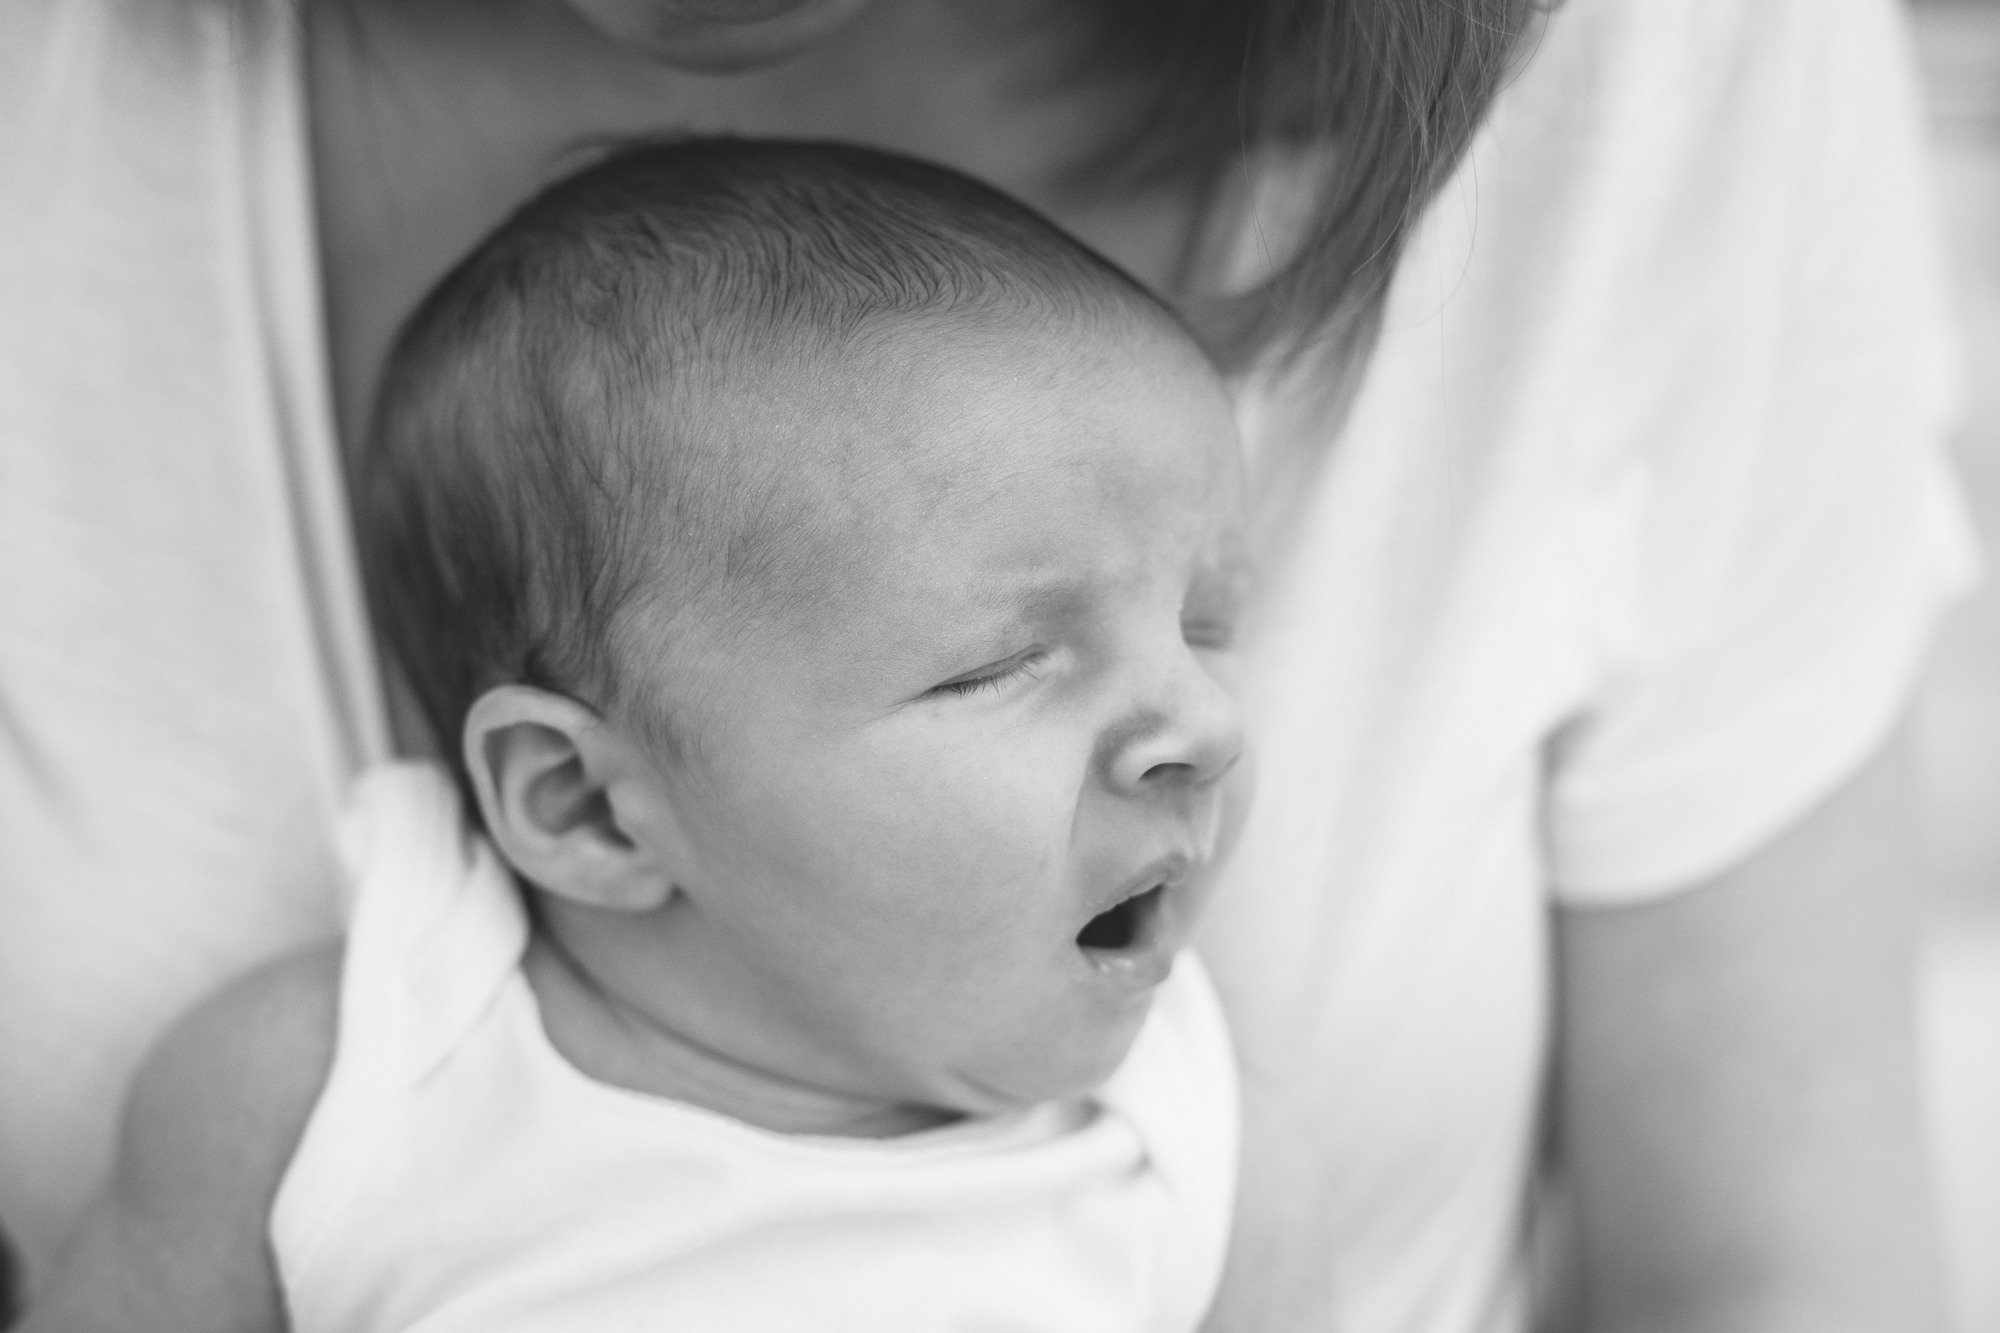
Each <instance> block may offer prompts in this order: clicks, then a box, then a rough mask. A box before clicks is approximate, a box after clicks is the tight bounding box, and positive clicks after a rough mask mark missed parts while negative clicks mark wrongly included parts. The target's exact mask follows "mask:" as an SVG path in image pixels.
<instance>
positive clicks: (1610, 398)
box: [1547, 0, 1975, 905]
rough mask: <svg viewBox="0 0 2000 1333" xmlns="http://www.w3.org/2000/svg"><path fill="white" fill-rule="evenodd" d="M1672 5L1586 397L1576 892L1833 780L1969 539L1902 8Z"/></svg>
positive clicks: (1916, 662)
mask: <svg viewBox="0 0 2000 1333" xmlns="http://www.w3.org/2000/svg"><path fill="white" fill-rule="evenodd" d="M1689 9H1690V12H1692V13H1693V14H1694V15H1695V18H1694V20H1692V21H1695V22H1698V23H1701V24H1706V25H1707V26H1708V28H1709V29H1711V30H1712V40H1711V43H1710V46H1709V48H1708V62H1707V64H1708V67H1707V68H1706V69H1693V68H1691V72H1689V73H1688V74H1687V75H1686V77H1685V78H1683V79H1682V80H1681V81H1680V84H1679V86H1678V88H1676V89H1675V90H1674V91H1676V92H1677V93H1678V94H1680V95H1682V96H1683V98H1684V102H1683V104H1682V105H1680V106H1679V107H1677V108H1675V109H1673V110H1671V111H1662V112H1661V113H1660V114H1663V115H1672V116H1674V117H1676V118H1677V122H1678V125H1679V131H1678V132H1677V133H1676V134H1675V135H1674V136H1672V137H1673V139H1674V141H1675V145H1676V147H1675V150H1674V151H1672V152H1669V153H1666V154H1663V155H1662V157H1661V159H1660V160H1659V161H1658V164H1657V165H1658V168H1659V170H1658V172H1657V173H1656V175H1655V177H1654V179H1653V182H1652V184H1651V186H1650V188H1651V189H1652V190H1653V191H1654V193H1653V194H1652V196H1651V197H1650V198H1649V199H1647V200H1646V201H1645V208H1644V210H1643V215H1641V214H1640V213H1636V212H1635V214H1634V217H1635V218H1639V219H1640V220H1638V221H1635V222H1634V223H1633V224H1632V231H1631V235H1630V236H1629V237H1628V238H1627V251H1628V253H1627V254H1626V256H1625V258H1624V259H1623V260H1622V265H1623V267H1622V270H1621V271H1622V272H1623V274H1624V275H1625V278H1626V281H1627V284H1628V285H1629V288H1630V291H1631V294H1632V295H1631V300H1630V301H1628V302H1625V303H1624V304H1625V306H1626V308H1625V309H1624V311H1623V313H1622V315H1621V316H1620V318H1619V319H1618V321H1617V325H1616V327H1615V328H1611V329H1609V330H1607V333H1606V336H1605V338H1604V340H1603V349H1602V352H1601V362H1600V364H1599V365H1598V367H1597V372H1598V373H1596V374H1595V375H1594V376H1592V377H1591V378H1592V382H1593V384H1594V385H1595V386H1596V387H1594V388H1593V389H1591V390H1589V391H1588V393H1587V397H1588V398H1589V401H1587V402H1585V403H1584V404H1582V405H1581V406H1580V408H1579V411H1578V414H1577V421H1578V423H1579V439H1580V440H1581V441H1582V442H1583V443H1582V444H1581V445H1580V446H1579V447H1580V451H1582V452H1583V454H1584V456H1585V457H1586V458H1587V462H1586V463H1585V464H1584V465H1583V468H1582V470H1584V471H1586V472H1589V473H1590V474H1591V475H1590V476H1589V478H1588V483H1587V484H1586V485H1584V486H1582V487H1580V493H1581V494H1582V495H1583V496H1584V498H1583V499H1582V500H1581V501H1580V502H1579V505H1580V508H1581V509H1582V510H1584V511H1585V512H1583V514H1582V517H1581V518H1580V520H1579V522H1580V525H1581V526H1582V527H1583V528H1585V529H1587V530H1589V532H1590V534H1591V536H1590V541H1591V548H1592V550H1593V552H1594V558H1595V562H1596V568H1595V569H1594V570H1593V572H1592V577H1593V579H1594V580H1595V587H1596V592H1595V594H1594V596H1593V597H1592V599H1591V603H1592V607H1593V610H1592V615H1593V616H1594V617H1595V619H1596V621H1597V622H1598V629H1599V638H1600V639H1601V641H1602V643H1603V644H1604V645H1605V648H1604V650H1603V652H1604V663H1605V665H1604V668H1603V670H1602V672H1601V675H1600V679H1599V684H1598V686H1597V688H1596V690H1595V692H1594V696H1593V698H1592V699H1591V701H1590V704H1589V706H1588V707H1587V708H1586V709H1585V710H1584V711H1583V712H1582V713H1581V714H1580V715H1579V716H1578V717H1577V718H1576V720H1575V721H1574V723H1573V724H1572V725H1571V726H1570V727H1569V728H1568V729H1567V730H1566V732H1565V733H1564V734H1563V735H1562V736H1561V737H1560V739H1559V742H1558V744H1557V745H1556V746H1555V747H1554V752H1553V753H1554V760H1553V766H1552V772H1551V777H1550V790H1549V797H1548V806H1547V812H1548V840H1549V851H1550V857H1551V868H1552V879H1553V882H1554V884H1555V886H1556V888H1555V893H1556V896H1557V898H1558V900H1559V901H1561V902H1563V903H1565V904H1568V905H1587V904H1615V903H1624V902H1631V901H1636V900H1640V899H1644V898H1647V897H1651V896H1655V895H1659V894H1664V893H1668V892H1671V891H1673V890H1675V889H1678V888H1683V887H1687V886H1690V885H1693V884H1696V883H1699V882H1702V881H1703V880H1704V879H1706V878H1707V877H1709V876H1711V875H1713V874H1714V873H1716V872H1718V871H1720V870H1723V869H1726V868H1727V867H1728V866H1730V865H1732V864H1734V863H1736V862H1737V861H1739V860H1741V859H1742V858H1743V857H1745V856H1746V855H1748V854H1750V853H1751V852H1753V851H1755V850H1756V849H1757V848H1758V847H1760V846H1761V845H1763V844H1764V843H1766V842H1768V841H1769V840H1770V839H1771V838H1773V837H1774V836H1776V835H1777V834H1778V833H1780V832H1781V831H1782V830H1783V829H1785V828H1786V827H1787V826H1788V825H1790V824H1791V823H1793V822H1794V821H1796V820H1797V819H1798V818H1799V817H1801V816H1802V815H1803V814H1804V813H1805V812H1806V811H1808V810H1809V809H1810V808H1811V807H1812V805H1813V804H1814V803H1815V802H1817V801H1818V800H1820V799H1822V798H1823V797H1825V796H1827V795H1828V794H1830V793H1831V792H1832V791H1833V790H1834V789H1835V788H1836V787H1837V786H1838V785H1839V784H1840V783H1841V782H1842V781H1843V780H1844V779H1845V778H1846V777H1847V776H1849V775H1851V774H1852V773H1853V772H1854V771H1855V770H1856V769H1857V768H1858V767H1859V766H1860V765H1861V764H1862V763H1863V762H1865V760H1866V759H1867V758H1868V756H1869V755H1870V754H1871V753H1872V752H1873V751H1874V750H1875V749H1876V748H1877V747H1878V746H1879V744H1880V743H1881V742H1882V740H1883V739H1884V738H1885V737H1886V735H1887V733H1888V732H1889V731H1890V730H1891V728H1892V727H1893V726H1894V725H1895V722H1896V720H1897V718H1898V715H1899V714H1900V713H1901V711H1902V709H1903V707H1904V704H1905V702H1906V699H1907V697H1908V695H1909V692H1910V689H1911V687H1912V684H1913V682H1914V679H1915V677H1916V674H1917V672H1918V670H1919V668H1920V666H1921V663H1922V660H1923V657H1924V653H1925V648H1926V645H1927V642H1928V639H1929V637H1930V633H1931V630H1932V628H1933V625H1934V623H1935V621H1936V619H1937V616H1938V614H1939V611H1940V610H1941V608H1942V607H1943V606H1944V605H1945V604H1946V603H1947V602H1948V601H1949V599H1950V598H1951V597H1952V596H1953V595H1954V594H1956V593H1957V592H1958V591H1960V590H1961V589H1963V588H1964V587H1965V586H1966V585H1967V583H1968V582H1969V581H1970V579H1971V577H1972V574H1973V570H1974V566H1975V556H1974V551H1973V546H1972V542H1971V540H1970V538H1969V535H1968V528H1967V525H1966V523H1965V520H1964V518H1963V515H1962V512H1961V510H1960V507H1959V501H1958V495H1957V490H1956V484H1955V481H1954V479H1953V477H1952V475H1951V469H1950V465H1949V462H1948V460H1947V458H1946V456H1945V452H1944V449H1943V445H1942V438H1943V435H1944V433H1945V430H1946V427H1947V425H1948V422H1949V419H1950V415H1951V409H1952V399H1953V392H1952V381H1953V374H1952V357H1953V347H1952V340H1951V337H1950V334H1949V322H1948V320H1947V319H1946V318H1945V317H1944V314H1943V309H1944V302H1943V301H1942V299H1941V291H1942V284H1941V282H1940V281H1939V279H1938V264H1937V256H1936V240H1935V238H1934V235H1933V227H1932V220H1931V218H1930V215H1929V197H1928V189H1929V186H1928V182H1927V180H1926V178H1925V171H1924V151H1923V146H1922V138H1921V123H1920V116H1919V113H1918V108H1917V99H1916V96H1915V92H1914V80H1913V78H1912V76H1911V73H1910V61H1909V54H1908V49H1907V44H1906V39H1905V34H1904V32H1903V30H1902V28H1901V25H1900V20H1899V17H1898V15H1897V14H1896V12H1895V11H1894V9H1893V7H1892V5H1891V4H1890V3H1889V2H1888V0H1808V2H1801V0H1778V2H1777V3H1767V4H1748V3H1742V4H1733V5H1724V4H1711V5H1693V6H1690V7H1689ZM1591 451H1595V452H1591Z"/></svg>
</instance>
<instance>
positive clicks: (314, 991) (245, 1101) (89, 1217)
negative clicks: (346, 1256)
mask: <svg viewBox="0 0 2000 1333" xmlns="http://www.w3.org/2000/svg"><path fill="white" fill-rule="evenodd" d="M338 977H339V955H338V953H337V952H336V951H335V950H334V949H332V948H322V949H318V950H315V951H312V952H310V953H306V954H300V955H296V956H294V957H291V958H288V959H285V960H282V961H280V962H278V963H274V964H272V965H270V966H267V967H265V968H263V969H261V970H259V971H257V972H254V973H252V974H251V975H250V976H248V977H246V978H244V979H243V980H241V981H239V982H237V983H235V984H234V985H232V986H230V987H229V988H227V989H226V990H224V991H222V992H221V993H220V994H219V995H217V996H216V997H214V998H213V999H211V1000H209V1001H208V1002H206V1003H205V1004H203V1005H201V1006H200V1007H198V1008H197V1009H196V1010H195V1011H194V1012H193V1013H191V1014H189V1015H188V1017H187V1018H185V1019H183V1020H182V1021H181V1022H180V1023H179V1024H178V1025H177V1026H175V1027H174V1028H173V1029H171V1030H170V1031H169V1032H168V1033H167V1035H166V1036H165V1037H164V1038H163V1039H162V1040H161V1042H160V1044H159V1046H158V1047H157V1048H156V1049H155V1050H154V1052H153V1054H152V1055H151V1057H149V1058H148V1060H147V1062H146V1064H145V1066H144V1068H143V1069H142V1070H141V1071H140V1074H139V1078H138V1081H137V1082H136V1083H135V1084H134V1086H133V1091H132V1097H131V1101H130V1103H129V1104H128V1106H127V1109H126V1116H125V1125H124V1132H123V1136H122V1139H121V1142H120V1144H119V1150H118V1157H117V1161H116V1165H115V1167H114V1170H113V1176H112V1180H111V1184H110V1186H109V1187H108V1189H107V1190H106V1191H105V1193H104V1194H103V1195H102V1196H101V1197H100V1198H98V1199H97V1201H96V1202H95V1203H94V1204H93V1205H92V1206H91V1209H90V1211H89V1212H88V1213H87V1214H86V1215H85V1219H84V1223H83V1226H82V1229H81V1230H80V1231H79V1233H78V1235H77V1237H76V1239H75V1240H74V1241H73V1242H72V1243H71V1245H70V1247H69V1249H68V1251H67V1252H66V1253H65V1254H64V1255H63V1256H62V1258H61V1260H60V1261H59V1263H58V1265H57V1268H56V1272H55V1275H54V1281H53V1282H52V1283H51V1284H50V1288H49V1290H48V1292H47V1293H46V1295H43V1296H41V1297H38V1298H37V1299H36V1301H35V1303H34V1304H33V1305H31V1306H30V1308H29V1311H28V1320H27V1323H26V1324H25V1326H24V1327H23V1329H22V1333H140V1331H141V1330H143V1331H144V1333H282V1331H283V1330H284V1328H285V1327H286V1323H285V1316H284V1308H283V1302H282V1298H281V1296H280V1293H279V1287H278V1281H277V1275H276V1271H275V1267H274V1264H273V1261H272V1257H271V1250H270V1244H269V1241H268V1239H267V1231H266V1227H267V1222H268V1218H269V1216H270V1210H271V1201H272V1199H273V1197H274V1196H275V1194H276V1192H277V1188H278V1184H279V1182H280V1180H281V1179H282V1178H283V1176H284V1171H285V1167H286V1164H287V1163H288V1162H289V1161H290V1160H291V1155H292V1152H293V1150H294V1149H295V1148H296V1147H297V1146H298V1141H299V1136H300V1134H301V1133H302V1132H303V1130H304V1128H305V1123H306V1119H307V1117H308V1116H309V1115H310V1114H311V1112H312V1107H313V1104H314V1102H315V1101H316V1100H317V1099H318V1096H319V1091H320V1088H321V1086H322V1085H323V1084H324V1082H325V1079H326V1071H327V1069H328V1067H329V1066H330V1064H331V1062H332V1058H333V1041H334V1016H335V1005H336V996H337V993H338Z"/></svg>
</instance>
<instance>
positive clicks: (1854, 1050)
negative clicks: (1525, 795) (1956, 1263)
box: [1556, 743, 1942, 1333]
mask: <svg viewBox="0 0 2000 1333" xmlns="http://www.w3.org/2000/svg"><path fill="white" fill-rule="evenodd" d="M1906 768H1907V766H1906V764H1905V762H1904V758H1903V755H1902V753H1901V749H1900V747H1899V746H1898V745H1896V744H1893V743H1892V744H1891V745H1890V746H1888V747H1887V748H1886V749H1885V750H1884V751H1883V752H1882V753H1881V754H1879V755H1878V756H1877V757H1876V758H1875V759H1873V760H1872V761H1871V762H1870V763H1869V764H1868V765H1867V766H1866V767H1865V768H1864V769H1863V770H1862V772H1861V773H1860V774H1859V775H1857V776H1856V777H1854V778H1853V779H1852V780H1850V781H1849V782H1848V783H1847V784H1846V785H1845V786H1844V787H1842V788H1841V789H1840V790H1839V791H1838V792H1837V793H1835V794H1834V795H1833V796H1831V797H1830V798H1828V799H1827V800H1826V801H1824V802H1823V803H1822V804H1821V805H1820V806H1819V807H1818V808H1817V809H1815V810H1813V811H1812V812H1811V813H1810V814H1808V815H1807V816H1805V817H1804V818H1803V819H1802V820H1801V821H1800V822H1798V823H1797V824H1796V825H1795V826H1794V827H1792V828H1791V829H1790V830H1789V831H1788V832H1786V833H1784V834H1783V835H1781V836H1780V837H1778V838H1777V839H1776V840H1775V841H1774V842H1771V843H1769V844H1768V845H1766V846H1765V847H1764V848H1763V849H1762V850H1760V851H1758V852H1756V853H1755V854H1753V855H1752V856H1750V857H1749V858H1748V859H1747V860H1745V861H1743V862H1742V863H1741V864H1739V865H1737V866H1735V867H1734V868H1732V869H1729V870H1727V871H1724V872H1723V873H1721V874H1718V875H1715V876H1714V877H1712V878H1711V879H1710V880H1709V881H1707V882H1706V883H1703V884H1701V885H1699V886H1697V887H1695V888H1693V889H1691V890H1688V891H1685V892H1682V893H1680V894H1677V895H1675V896H1673V897H1670V898H1667V899H1664V900H1660V901H1654V902H1649V903H1644V904H1640V905H1634V906H1626V907H1612V908H1576V909H1570V910H1567V911H1564V912H1562V913H1561V914H1560V916H1559V924H1558V927H1557V940H1558V946H1557V947H1558V952H1559V960H1560V964H1559V977H1560V984H1561V991H1560V995H1559V1000H1558V1005H1559V1010H1558V1013H1559V1027H1558V1056H1557V1061H1558V1071H1559V1072H1558V1082H1557V1094H1556V1095H1557V1125H1558V1146H1559V1152H1560V1157H1561V1163H1562V1170H1563V1172H1564V1175H1565V1178H1566V1183H1567V1187H1568V1189H1569V1191H1570V1194H1571V1198H1572V1200H1573V1203H1574V1208H1575V1211H1574V1221H1575V1223H1576V1229H1575V1242H1576V1246H1577V1250H1576V1253H1577V1258H1578V1259H1579V1260H1580V1273H1579V1279H1580V1292H1579V1296H1580V1309H1581V1315H1582V1319H1581V1324H1582V1327H1584V1328H1586V1329H1588V1330H1590V1333H1626V1331H1628V1330H1630V1331H1633V1333H1637V1331H1638V1330H1645V1331H1646V1333H1670V1331H1671V1333H1695V1331H1696V1330H1724V1329H1727V1330H1755V1331H1756V1333H1787V1331H1789V1330H1794V1329H1797V1330H1812V1333H1864V1331H1872V1330H1882V1333H1890V1330H1895V1331H1896V1333H1922V1331H1923V1330H1926V1329H1932V1328H1936V1327H1938V1326H1939V1324H1940V1321H1941V1318H1942V1316H1941V1312H1940V1291H1939V1287H1940V1283H1939V1263H1938V1257H1937V1244H1936V1237H1935V1232H1934V1229H1933V1223H1932V1215H1931V1208H1930V1200H1929V1197H1928V1194H1927V1190H1926V1183H1925V1163H1924V1151H1923V1142H1922V1130H1921V1117H1920V1114H1919V1107H1918V1104H1917V1098H1916V1093H1915V1079H1914V1053H1913V1049H1912V1047H1913V1042H1912V1021H1911V1020H1912V1013H1911V1010H1912V999H1913V996H1912V968H1911V959H1912V951H1913V944H1914V935H1915V918H1916V912H1917V906H1918V902H1919V897H1920V895H1919V894H1918V893H1917V883H1916V878H1917V876H1916V872H1915V869H1914V865H1913V857H1912V856H1911V854H1910V839H1909V837H1908V829H1907V823H1908V821H1907V819H1906V805H1907V801H1906V790H1907V786H1908V783H1907V776H1906Z"/></svg>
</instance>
